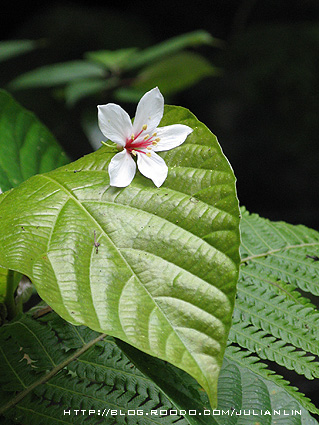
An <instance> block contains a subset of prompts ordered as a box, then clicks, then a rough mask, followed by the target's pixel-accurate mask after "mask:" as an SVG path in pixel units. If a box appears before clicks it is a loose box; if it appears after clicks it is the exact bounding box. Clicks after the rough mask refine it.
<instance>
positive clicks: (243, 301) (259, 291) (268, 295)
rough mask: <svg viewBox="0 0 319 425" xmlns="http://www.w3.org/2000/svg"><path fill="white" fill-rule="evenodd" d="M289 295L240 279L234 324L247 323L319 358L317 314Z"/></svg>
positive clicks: (294, 296) (318, 316)
mask: <svg viewBox="0 0 319 425" xmlns="http://www.w3.org/2000/svg"><path fill="white" fill-rule="evenodd" d="M298 301H300V298H298V297H297V296H296V295H294V294H292V293H288V294H287V295H286V297H285V296H284V295H278V294H277V293H276V291H275V290H274V289H273V287H270V286H265V285H264V286H263V285H260V282H258V281H251V280H250V279H245V280H241V283H240V285H239V288H238V297H237V300H236V309H235V311H234V318H235V321H237V322H238V321H248V322H250V323H251V324H253V325H255V326H256V327H258V328H259V329H263V330H264V331H267V332H268V333H269V334H271V335H273V336H275V337H276V338H280V339H282V340H283V341H285V342H286V343H289V344H293V345H294V346H295V347H297V348H300V349H302V350H305V351H307V352H311V353H313V354H315V355H319V344H318V339H319V313H318V312H317V311H316V310H315V309H314V308H313V307H311V304H303V303H299V302H298Z"/></svg>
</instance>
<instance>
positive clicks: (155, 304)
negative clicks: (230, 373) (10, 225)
mask: <svg viewBox="0 0 319 425" xmlns="http://www.w3.org/2000/svg"><path fill="white" fill-rule="evenodd" d="M41 177H42V178H46V179H47V180H49V181H51V182H52V183H54V184H56V185H58V186H59V187H61V189H62V190H63V191H64V192H65V193H66V194H67V195H68V196H69V197H70V199H72V200H73V201H74V202H75V203H76V204H77V205H78V206H79V207H80V208H81V209H82V210H83V211H84V212H85V214H86V215H87V216H88V217H89V218H90V220H92V221H93V222H94V223H95V224H96V225H97V226H98V228H99V229H100V231H101V233H103V234H104V235H105V236H106V238H107V239H108V240H109V242H110V243H111V244H112V246H113V247H114V249H115V250H116V252H118V254H119V256H120V257H121V259H122V260H123V262H124V263H125V264H126V266H127V267H128V269H129V270H130V271H131V273H132V275H133V276H135V278H136V279H137V281H138V282H139V283H140V285H141V287H142V288H143V289H144V290H145V292H146V293H147V294H148V296H149V298H150V299H151V300H152V302H153V304H154V306H156V307H157V308H158V310H159V311H161V314H162V315H163V317H165V319H166V320H167V322H168V323H169V325H170V327H171V329H172V330H173V331H174V333H175V334H176V336H177V337H178V339H179V340H180V342H181V343H182V344H183V346H184V347H185V350H186V351H187V352H188V353H189V355H190V356H191V357H192V358H193V360H194V362H195V364H196V365H197V367H198V368H199V370H200V371H201V374H202V376H203V377H204V378H205V380H206V383H207V385H208V386H209V382H208V381H207V378H206V374H205V371H203V370H202V367H201V366H200V365H199V364H198V362H197V361H196V359H195V358H194V356H193V354H192V352H191V351H189V350H188V349H187V347H186V346H185V344H184V341H183V340H182V339H181V338H180V336H179V335H178V333H177V332H176V330H175V328H174V327H173V325H172V324H171V322H170V321H169V320H168V318H167V317H166V315H165V313H164V312H163V311H162V309H161V308H160V307H159V306H158V305H157V303H156V302H155V300H154V299H153V297H152V296H151V294H150V293H149V291H148V290H147V289H146V288H145V286H144V285H143V284H142V282H141V281H140V279H139V278H138V277H137V275H136V274H135V273H134V271H133V269H132V268H131V266H130V265H129V264H128V262H127V261H126V259H125V258H124V257H123V256H122V254H121V253H120V252H119V251H118V249H117V247H116V245H115V244H114V242H113V241H112V240H111V239H110V237H109V235H108V234H107V233H106V232H105V231H104V229H103V228H102V227H101V225H100V224H99V223H98V222H97V221H96V220H95V219H94V218H93V217H92V216H91V214H90V213H89V212H88V210H87V209H86V208H85V207H84V206H83V205H82V203H81V202H80V201H79V200H78V199H77V198H75V197H74V196H73V195H72V194H71V193H70V191H69V190H68V189H67V188H66V187H65V186H63V185H62V184H61V183H59V182H57V181H56V180H54V179H52V178H51V177H49V176H48V175H47V174H44V175H41ZM119 323H120V322H119ZM121 326H122V325H121ZM122 331H123V333H124V334H125V335H126V333H125V331H124V329H123V328H122Z"/></svg>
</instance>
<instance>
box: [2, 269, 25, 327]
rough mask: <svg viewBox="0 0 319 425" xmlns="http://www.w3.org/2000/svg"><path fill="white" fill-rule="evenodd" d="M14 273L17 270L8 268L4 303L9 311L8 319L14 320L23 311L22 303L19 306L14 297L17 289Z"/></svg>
mask: <svg viewBox="0 0 319 425" xmlns="http://www.w3.org/2000/svg"><path fill="white" fill-rule="evenodd" d="M14 273H15V272H14V271H13V270H8V275H7V287H6V295H5V298H4V303H5V305H6V308H7V313H8V315H7V319H8V320H12V319H13V318H14V317H15V316H16V315H17V314H18V313H20V312H21V311H22V304H21V305H19V306H18V305H17V304H16V302H15V299H14V292H15V290H16V285H15V276H14Z"/></svg>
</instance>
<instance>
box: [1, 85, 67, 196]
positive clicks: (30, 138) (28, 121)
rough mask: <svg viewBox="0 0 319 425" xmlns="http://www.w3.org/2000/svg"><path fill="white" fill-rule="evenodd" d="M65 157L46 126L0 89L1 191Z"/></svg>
mask: <svg viewBox="0 0 319 425" xmlns="http://www.w3.org/2000/svg"><path fill="white" fill-rule="evenodd" d="M67 162H68V159H67V157H66V155H65V153H64V152H63V151H62V149H61V147H60V146H59V145H58V143H57V142H56V140H55V139H54V137H53V135H52V134H51V133H50V132H49V130H48V129H47V128H46V127H45V126H44V125H43V124H41V123H40V122H39V121H38V120H37V118H36V117H35V116H34V115H33V114H32V113H30V112H29V111H27V110H25V109H24V108H23V107H21V106H20V105H19V104H18V103H17V102H15V100H14V99H13V98H12V97H11V96H10V95H9V94H8V93H6V92H5V91H3V90H0V188H1V190H2V191H3V192H4V191H6V190H9V189H11V188H12V187H15V186H17V185H19V184H20V183H22V182H23V181H24V180H26V179H28V178H29V177H31V176H33V175H34V174H37V173H45V172H46V171H50V170H52V169H54V168H56V167H59V166H61V165H63V164H66V163H67Z"/></svg>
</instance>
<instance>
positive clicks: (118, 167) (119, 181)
mask: <svg viewBox="0 0 319 425" xmlns="http://www.w3.org/2000/svg"><path fill="white" fill-rule="evenodd" d="M108 171H109V175H110V185H111V186H116V187H126V186H128V185H129V184H130V183H131V182H132V180H133V177H134V175H135V171H136V164H135V161H134V160H133V158H132V157H131V155H130V154H129V153H128V152H127V150H126V149H123V150H122V151H121V152H119V153H117V154H116V155H114V156H113V158H112V160H111V162H110V163H109V169H108Z"/></svg>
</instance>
